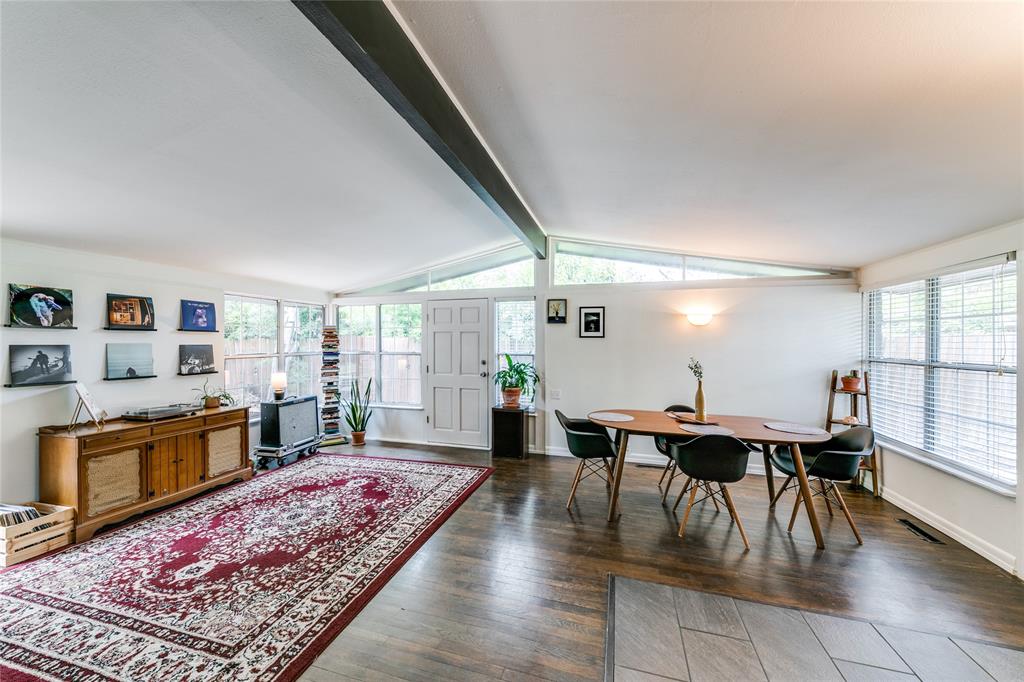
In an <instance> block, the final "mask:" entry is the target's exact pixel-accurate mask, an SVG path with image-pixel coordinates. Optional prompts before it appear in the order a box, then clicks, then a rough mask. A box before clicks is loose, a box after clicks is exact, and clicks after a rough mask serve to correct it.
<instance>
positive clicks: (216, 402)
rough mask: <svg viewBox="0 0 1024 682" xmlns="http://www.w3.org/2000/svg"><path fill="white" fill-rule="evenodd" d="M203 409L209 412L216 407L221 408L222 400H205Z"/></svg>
mask: <svg viewBox="0 0 1024 682" xmlns="http://www.w3.org/2000/svg"><path fill="white" fill-rule="evenodd" d="M203 407H205V408H206V409H208V410H212V409H213V408H215V407H220V398H204V399H203Z"/></svg>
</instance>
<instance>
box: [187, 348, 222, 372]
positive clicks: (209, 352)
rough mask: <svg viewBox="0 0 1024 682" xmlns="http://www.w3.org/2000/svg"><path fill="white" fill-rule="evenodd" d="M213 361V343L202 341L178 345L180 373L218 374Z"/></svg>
mask: <svg viewBox="0 0 1024 682" xmlns="http://www.w3.org/2000/svg"><path fill="white" fill-rule="evenodd" d="M216 373H217V366H216V365H215V364H214V362H213V344H212V343H200V344H189V345H182V346H178V374H181V375H189V374H216Z"/></svg>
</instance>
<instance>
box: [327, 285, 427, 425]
mask: <svg viewBox="0 0 1024 682" xmlns="http://www.w3.org/2000/svg"><path fill="white" fill-rule="evenodd" d="M338 341H339V344H338V350H339V352H340V354H341V362H340V372H339V377H340V382H339V387H340V389H341V393H342V395H347V394H348V391H349V387H350V386H351V384H352V382H353V381H355V380H358V381H359V385H360V386H361V387H364V388H365V386H366V382H367V380H369V379H370V378H373V384H374V390H373V393H372V399H373V401H374V402H377V403H381V404H385V405H410V406H418V405H420V404H421V403H422V386H421V372H420V366H421V362H422V353H423V306H422V305H421V304H419V303H385V304H381V305H343V306H338Z"/></svg>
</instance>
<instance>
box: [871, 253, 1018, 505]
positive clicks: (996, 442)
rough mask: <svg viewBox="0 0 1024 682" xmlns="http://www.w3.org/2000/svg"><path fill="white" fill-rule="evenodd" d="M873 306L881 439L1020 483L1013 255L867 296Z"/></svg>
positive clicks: (874, 388) (1003, 482)
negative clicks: (1018, 479)
mask: <svg viewBox="0 0 1024 682" xmlns="http://www.w3.org/2000/svg"><path fill="white" fill-rule="evenodd" d="M865 304H866V305H865V317H866V319H865V330H866V332H867V348H866V351H867V364H868V370H869V371H870V373H871V374H870V376H871V394H872V396H871V397H872V413H873V418H874V427H875V430H876V432H877V433H878V435H880V436H882V437H884V438H888V439H890V440H893V441H896V442H898V443H900V444H902V445H904V446H908V447H909V448H910V449H911V450H913V451H915V452H917V453H918V454H920V455H923V456H925V457H928V458H931V459H934V460H938V461H941V462H942V463H943V464H946V465H948V466H950V467H952V468H953V469H957V470H961V471H963V472H965V473H968V474H970V475H972V476H974V477H981V478H983V479H985V480H988V481H991V482H994V483H996V484H998V485H999V486H1000V487H1004V488H1013V487H1015V486H1016V482H1017V379H1016V375H1017V366H1016V365H1017V264H1016V260H1015V255H1014V254H1010V255H1008V256H1007V257H1004V258H1002V259H1001V260H1000V261H999V262H995V263H992V264H988V265H984V266H983V267H974V268H972V269H968V270H961V271H957V272H949V273H944V274H937V275H935V276H933V277H928V278H926V279H921V280H917V281H914V282H907V283H906V284H900V285H897V286H890V287H885V288H881V289H876V290H873V291H869V292H867V294H866V297H865Z"/></svg>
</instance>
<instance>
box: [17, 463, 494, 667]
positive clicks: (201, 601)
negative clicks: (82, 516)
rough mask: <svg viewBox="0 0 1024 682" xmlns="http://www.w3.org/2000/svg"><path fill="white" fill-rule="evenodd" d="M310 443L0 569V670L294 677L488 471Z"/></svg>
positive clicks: (442, 521) (443, 520) (473, 488)
mask: <svg viewBox="0 0 1024 682" xmlns="http://www.w3.org/2000/svg"><path fill="white" fill-rule="evenodd" d="M491 471H492V469H489V468H486V467H472V466H460V465H453V464H441V463H438V462H415V461H408V460H397V459H384V458H375V457H354V456H344V455H319V456H316V457H312V458H310V459H306V460H302V461H299V462H297V463H296V464H293V465H291V466H287V467H284V468H282V469H279V470H277V471H274V472H271V473H269V474H265V475H262V476H257V477H256V478H254V479H252V480H251V481H247V482H245V483H239V484H237V485H234V486H231V487H229V488H225V489H223V490H220V491H218V492H215V493H213V494H211V495H208V496H206V497H202V498H200V499H197V500H194V501H192V502H189V503H186V504H184V505H182V506H179V507H175V508H173V509H171V510H169V511H167V512H164V513H162V514H158V515H156V516H152V517H149V518H146V519H143V520H142V521H139V522H138V523H136V524H134V525H130V526H126V527H124V528H121V529H118V530H115V531H112V532H110V533H109V534H106V535H101V536H99V537H96V538H94V539H93V540H90V541H89V542H86V543H83V544H81V545H76V546H74V547H71V548H69V549H67V550H65V551H63V552H60V553H58V554H54V555H51V556H47V557H43V558H41V559H38V560H36V561H32V562H29V563H27V564H24V565H22V566H14V567H12V568H9V569H6V570H4V571H2V572H0V679H2V680H3V682H14V681H15V680H40V679H42V680H74V681H75V682H99V681H101V680H103V681H105V680H128V681H131V682H139V681H142V680H146V681H149V680H174V681H179V680H293V679H295V678H297V677H298V676H299V675H300V674H301V673H302V671H303V670H304V669H305V668H306V666H308V665H309V664H310V663H312V661H313V659H314V658H315V657H316V656H317V655H318V654H319V653H320V652H321V651H323V649H324V648H325V647H326V646H327V644H328V643H330V641H331V639H333V638H334V637H335V636H337V634H338V633H339V632H340V631H341V630H342V629H343V628H344V627H345V626H346V625H347V624H348V623H349V622H350V621H351V620H352V619H353V618H354V617H355V615H356V614H357V613H358V612H359V610H360V609H362V608H363V606H364V605H365V604H366V603H367V602H368V601H369V600H370V599H371V598H372V597H373V595H374V594H375V593H376V592H377V591H378V590H379V589H380V588H381V587H383V586H384V584H385V583H386V582H387V581H388V579H389V578H390V577H391V576H392V575H394V574H395V572H396V571H397V570H398V569H399V568H400V567H401V566H402V564H403V563H405V561H406V560H407V559H408V558H409V557H410V556H412V554H413V553H414V552H415V551H416V550H417V549H418V548H419V547H420V545H422V544H423V543H424V542H425V541H426V540H427V538H429V537H430V535H431V534H432V533H433V532H434V531H435V530H437V529H438V528H439V527H440V526H441V524H443V523H444V522H445V520H446V519H447V518H448V517H449V516H450V515H451V514H452V513H453V512H454V511H455V510H456V509H457V508H458V507H459V505H460V504H462V502H464V501H465V500H466V499H467V498H468V497H469V496H470V495H471V494H472V493H473V491H474V490H475V489H476V488H477V487H478V486H479V485H480V484H481V483H483V482H484V480H485V479H486V478H487V477H488V476H489V475H490V474H491Z"/></svg>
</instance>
